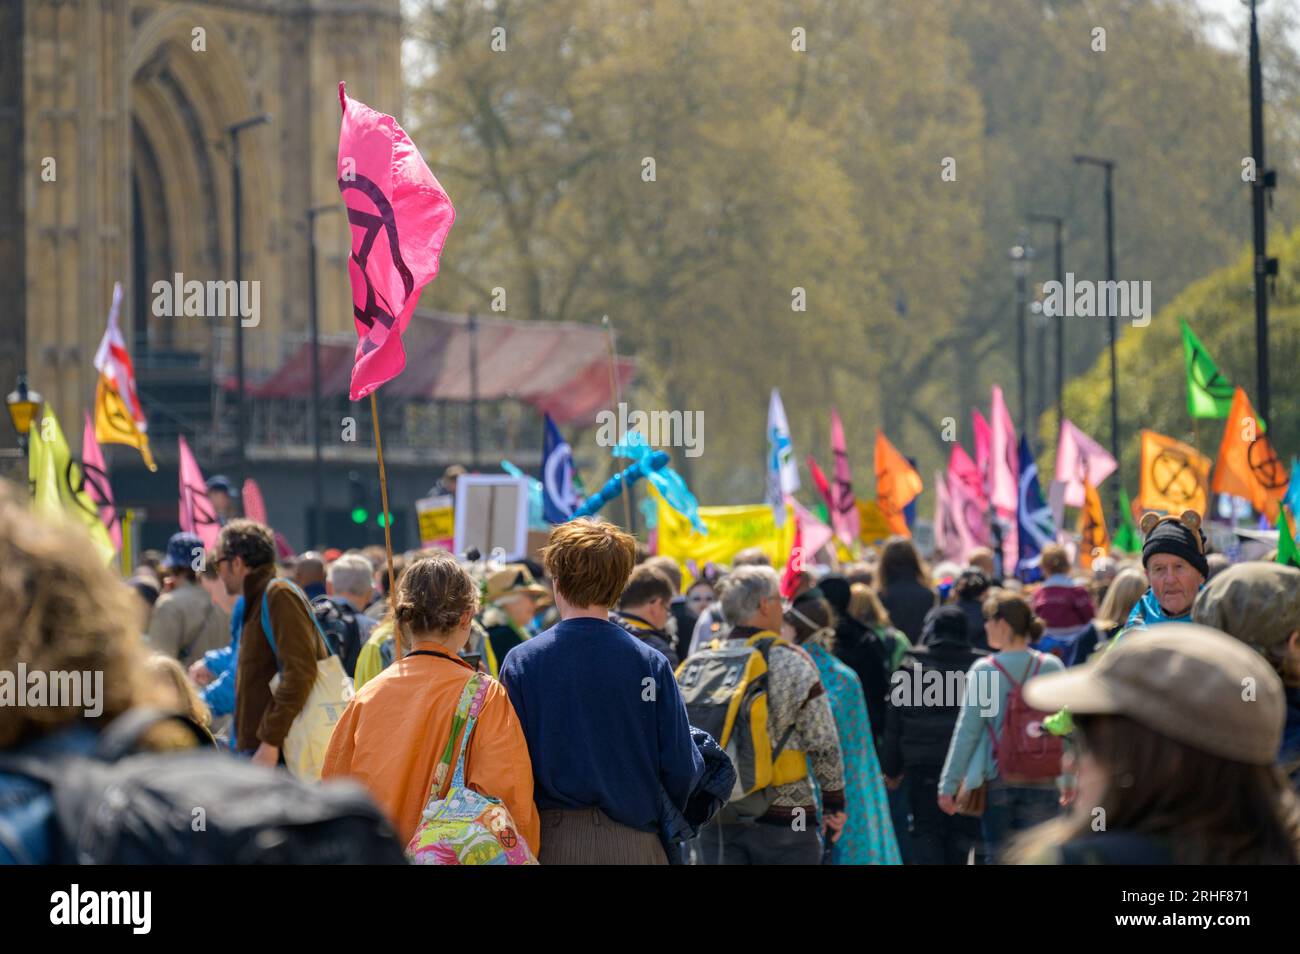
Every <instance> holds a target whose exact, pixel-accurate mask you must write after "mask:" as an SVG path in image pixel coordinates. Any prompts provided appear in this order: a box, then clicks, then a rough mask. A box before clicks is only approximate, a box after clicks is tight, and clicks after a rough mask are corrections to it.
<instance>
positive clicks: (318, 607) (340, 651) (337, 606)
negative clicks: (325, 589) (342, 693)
mask: <svg viewBox="0 0 1300 954" xmlns="http://www.w3.org/2000/svg"><path fill="white" fill-rule="evenodd" d="M311 611H312V614H313V615H314V616H315V617H316V625H317V626H319V627H320V631H321V632H322V633H324V634H325V642H326V643H327V644H328V645H329V648H330V652H331V653H332V654H333V655H335V656H338V657H339V662H341V663H343V671H344V672H345V673H347V674H348V678H352V677H354V676H355V675H356V672H357V657H358V656H360V655H361V645H362V639H361V624H360V623H358V622H357V614H356V611H355V610H353V609H352V607H351V606H350V605H348V604H347V603H346V602H344V601H343V600H336V599H334V598H332V597H329V596H318V597H316V599H314V600H313V601H312V604H311Z"/></svg>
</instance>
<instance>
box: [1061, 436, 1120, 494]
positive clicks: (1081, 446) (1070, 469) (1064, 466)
mask: <svg viewBox="0 0 1300 954" xmlns="http://www.w3.org/2000/svg"><path fill="white" fill-rule="evenodd" d="M1114 472H1115V458H1114V457H1111V456H1110V454H1108V453H1107V452H1106V449H1105V448H1104V447H1102V446H1101V445H1100V444H1098V443H1097V442H1096V441H1094V440H1093V439H1092V438H1091V437H1089V436H1088V435H1087V434H1085V433H1083V431H1081V430H1079V428H1077V427H1076V426H1075V425H1074V422H1073V421H1071V420H1070V419H1069V418H1066V419H1065V420H1064V421H1062V422H1061V441H1060V443H1059V444H1057V446H1056V479H1057V480H1059V481H1060V482H1061V483H1063V484H1065V502H1066V504H1068V505H1069V506H1071V507H1082V506H1083V481H1084V479H1087V481H1088V483H1090V484H1092V485H1093V486H1094V487H1096V486H1097V485H1098V484H1100V483H1101V482H1102V481H1103V480H1105V479H1106V478H1107V477H1109V476H1110V475H1111V474H1113V473H1114Z"/></svg>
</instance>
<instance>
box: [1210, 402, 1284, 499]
mask: <svg viewBox="0 0 1300 954" xmlns="http://www.w3.org/2000/svg"><path fill="white" fill-rule="evenodd" d="M1287 482H1288V477H1287V469H1286V465H1285V464H1284V463H1282V461H1281V459H1280V458H1279V457H1278V456H1277V451H1275V450H1274V449H1273V445H1272V444H1271V443H1269V440H1268V438H1267V437H1265V436H1264V433H1263V428H1262V427H1260V422H1259V417H1258V415H1256V414H1255V409H1254V408H1253V407H1252V406H1251V404H1250V398H1248V397H1246V392H1245V391H1244V390H1243V389H1242V388H1241V387H1238V388H1237V390H1236V391H1235V392H1233V395H1232V408H1231V410H1230V411H1229V412H1228V424H1227V426H1226V427H1225V428H1224V429H1223V441H1222V443H1220V444H1219V459H1218V461H1216V462H1215V465H1214V492H1215V493H1216V494H1233V495H1234V496H1237V497H1243V498H1245V499H1246V500H1249V501H1250V505H1251V506H1252V507H1254V508H1255V509H1256V510H1258V511H1259V512H1260V513H1263V514H1265V515H1266V516H1267V517H1268V519H1269V520H1271V521H1272V522H1273V523H1277V514H1278V507H1279V505H1280V504H1281V502H1282V498H1283V497H1285V496H1286V487H1287Z"/></svg>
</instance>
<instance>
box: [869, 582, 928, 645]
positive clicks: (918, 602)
mask: <svg viewBox="0 0 1300 954" xmlns="http://www.w3.org/2000/svg"><path fill="white" fill-rule="evenodd" d="M880 602H881V603H883V604H884V605H885V609H887V610H888V611H889V622H890V623H891V624H892V625H893V626H894V627H895V628H896V629H898V630H900V631H901V632H902V633H903V635H904V636H906V637H907V638H908V639H909V640H910V641H911V643H912V645H913V646H915V645H916V644H917V643H919V642H920V641H921V627H922V626H923V625H924V623H925V614H926V613H928V612H930V610H932V609H934V608H935V606H936V605H938V603H939V597H938V596H937V595H936V594H935V592H934V590H932V589H930V588H929V587H928V586H922V585H921V584H920V583H918V582H916V580H897V581H895V582H892V583H889V584H888V586H887V588H886V589H884V590H883V591H882V592H881V593H880Z"/></svg>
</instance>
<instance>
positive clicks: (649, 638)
mask: <svg viewBox="0 0 1300 954" xmlns="http://www.w3.org/2000/svg"><path fill="white" fill-rule="evenodd" d="M609 621H610V622H611V623H614V624H615V625H616V626H621V627H623V629H625V630H626V631H627V632H629V633H631V634H632V635H633V636H635V637H636V638H637V639H639V640H641V641H642V642H644V643H645V644H646V645H648V646H649V647H650V648H651V649H655V650H658V651H659V652H660V653H661V654H663V656H664V658H666V659H667V660H668V665H670V666H672V667H673V668H674V669H676V668H677V664H678V663H679V662H681V660H680V659H678V658H677V651H676V650H675V649H673V645H672V641H671V640H670V639H669V637H668V634H667V633H665V632H664V631H663V630H662V629H656V628H655V627H653V626H651V625H650V623H649V621H648V620H644V619H642V618H641V617H640V616H633V615H632V614H631V613H623V612H618V613H610V614H609Z"/></svg>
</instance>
